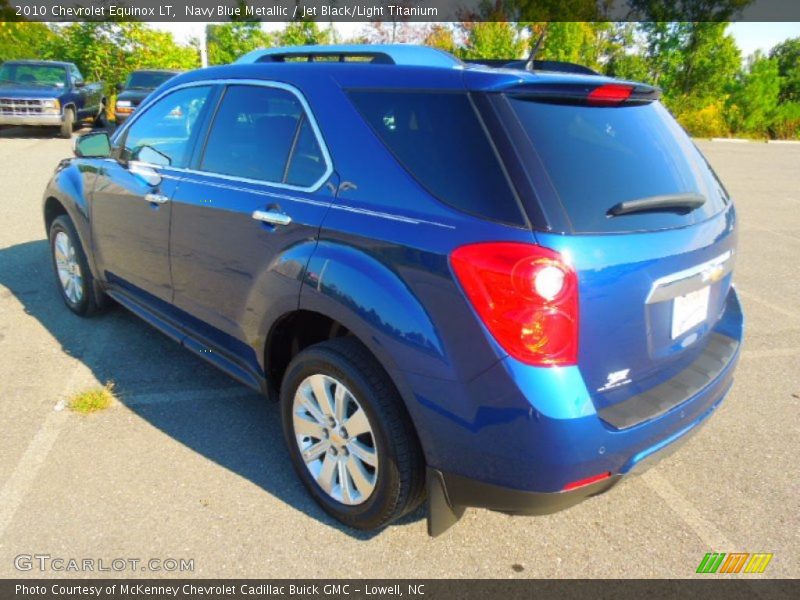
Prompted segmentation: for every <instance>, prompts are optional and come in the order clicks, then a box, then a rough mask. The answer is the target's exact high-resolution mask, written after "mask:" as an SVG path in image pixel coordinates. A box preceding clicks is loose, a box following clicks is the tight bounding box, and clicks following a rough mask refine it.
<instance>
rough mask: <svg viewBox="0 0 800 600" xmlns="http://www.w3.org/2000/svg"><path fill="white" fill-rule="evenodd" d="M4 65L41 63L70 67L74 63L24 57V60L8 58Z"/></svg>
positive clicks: (41, 64) (49, 65)
mask: <svg viewBox="0 0 800 600" xmlns="http://www.w3.org/2000/svg"><path fill="white" fill-rule="evenodd" d="M3 64H4V65H40V66H43V67H44V66H48V67H69V66H71V65H72V64H74V63H70V62H64V61H60V60H32V59H22V60H7V61H5V62H4V63H3Z"/></svg>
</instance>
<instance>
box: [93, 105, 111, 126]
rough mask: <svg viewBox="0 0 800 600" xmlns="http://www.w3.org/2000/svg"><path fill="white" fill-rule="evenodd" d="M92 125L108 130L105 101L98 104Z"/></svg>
mask: <svg viewBox="0 0 800 600" xmlns="http://www.w3.org/2000/svg"><path fill="white" fill-rule="evenodd" d="M92 124H93V125H94V126H95V127H101V128H103V129H108V128H109V127H108V115H107V114H106V99H105V98H103V100H102V101H101V102H100V111H99V112H98V113H97V116H96V117H95V118H94V121H93V122H92Z"/></svg>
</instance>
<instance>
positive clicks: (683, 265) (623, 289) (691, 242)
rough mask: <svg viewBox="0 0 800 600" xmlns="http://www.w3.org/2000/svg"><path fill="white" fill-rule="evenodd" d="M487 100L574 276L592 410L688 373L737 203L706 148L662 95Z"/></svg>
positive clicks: (729, 255)
mask: <svg viewBox="0 0 800 600" xmlns="http://www.w3.org/2000/svg"><path fill="white" fill-rule="evenodd" d="M494 105H495V108H496V110H497V112H498V113H499V114H501V115H503V116H504V121H505V123H506V124H507V126H508V130H509V132H510V135H512V136H514V135H515V136H516V138H517V139H516V147H517V149H518V151H519V155H520V156H521V157H522V160H523V161H524V162H525V165H526V172H527V174H528V176H529V178H530V181H531V183H532V187H533V188H534V189H535V194H536V204H537V209H536V211H533V212H532V215H531V217H532V220H533V221H536V220H537V218H538V219H539V228H540V229H542V231H537V232H536V238H537V241H538V243H540V244H541V245H543V246H547V247H550V248H552V249H554V250H557V251H559V252H561V253H562V255H564V256H565V257H566V258H567V259H568V260H570V261H571V262H572V264H573V265H574V267H575V268H576V270H577V272H578V277H579V285H580V339H579V345H580V346H579V348H580V349H579V367H580V370H581V372H582V374H583V376H584V379H585V381H586V383H587V386H588V387H589V391H590V393H591V394H592V397H593V399H594V402H595V404H596V406H597V407H598V408H599V409H603V408H606V407H609V406H612V405H614V404H616V403H619V402H622V401H623V400H626V399H628V398H630V397H631V396H633V395H636V394H640V393H643V392H645V391H646V390H649V389H652V388H654V387H655V386H657V385H659V384H660V383H663V382H665V381H667V380H669V379H670V378H671V377H673V376H675V375H676V374H677V373H679V372H681V371H683V370H684V369H686V367H687V366H689V365H690V364H691V363H692V362H693V361H695V360H696V359H698V357H700V354H701V353H702V352H703V351H704V350H705V349H707V348H708V344H709V339H710V338H711V333H712V330H713V328H714V325H715V323H716V322H717V321H718V319H719V317H720V314H721V312H722V311H723V309H724V306H725V300H726V297H727V295H728V290H729V287H730V283H731V274H730V272H731V269H732V266H733V262H734V252H735V229H734V213H733V207H732V205H731V204H730V202H729V199H728V197H727V194H726V192H725V190H724V188H723V187H722V185H721V184H720V182H719V181H718V180H717V178H716V176H715V175H714V173H713V172H712V170H711V168H710V167H709V166H708V164H707V163H706V161H705V159H704V158H703V156H702V155H701V154H700V152H699V151H698V150H697V148H696V147H695V146H694V144H693V143H692V141H691V140H690V139H689V138H688V136H687V135H686V134H685V132H684V131H683V130H682V129H681V128H680V126H679V125H678V124H677V123H676V122H675V121H674V119H672V117H671V116H670V115H669V114H668V112H667V111H666V109H665V108H664V107H663V106H662V105H661V104H660V103H658V102H645V103H637V104H625V103H622V104H617V105H612V106H591V105H587V104H586V103H583V104H579V103H562V102H557V101H554V100H553V99H552V98H549V99H546V100H542V99H539V98H531V97H526V96H525V95H523V94H519V95H512V94H510V95H505V96H502V97H497V98H495V100H494ZM523 133H524V135H522V134H523ZM698 198H699V199H701V200H699V201H698ZM529 200H530V199H529ZM639 200H644V201H645V204H644V205H636V204H635V203H634V204H631V202H632V201H639ZM637 206H638V208H637ZM620 207H622V208H620ZM631 207H633V208H631ZM534 212H535V213H538V214H533V213H534ZM542 213H543V214H544V216H545V218H546V222H544V223H542V221H541V215H542ZM548 229H549V231H548ZM700 371H701V372H698V373H696V374H695V375H696V376H695V377H694V379H696V380H697V381H694V383H693V385H694V384H702V383H703V382H702V381H701V380H702V379H703V377H704V376H705V377H706V379H708V376H710V373H709V374H705V375H704V374H703V373H702V369H701V370H700ZM691 387H692V386H691V385H687V386H686V389H685V390H684V394H688V393H689V391H690V388H691Z"/></svg>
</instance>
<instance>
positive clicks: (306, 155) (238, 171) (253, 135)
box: [200, 85, 326, 187]
mask: <svg viewBox="0 0 800 600" xmlns="http://www.w3.org/2000/svg"><path fill="white" fill-rule="evenodd" d="M200 168H201V169H202V170H203V171H209V172H212V173H219V174H222V175H233V176H236V177H242V178H245V179H255V180H259V181H265V182H271V183H288V184H292V185H297V186H300V187H310V186H311V185H313V184H314V183H315V182H317V181H318V180H319V179H320V178H321V177H322V176H323V175H324V173H325V170H326V164H325V160H324V158H323V155H322V151H321V149H320V146H319V143H318V142H317V139H316V137H315V135H314V133H313V130H312V128H311V125H310V123H309V121H308V117H307V115H306V114H305V111H304V109H303V106H302V105H301V104H300V101H299V100H298V99H297V97H296V96H295V95H294V94H292V93H291V92H288V91H286V90H283V89H279V88H272V87H264V86H243V85H234V86H229V87H228V88H227V90H226V91H225V95H224V96H223V98H222V101H221V103H220V106H219V109H218V110H217V114H216V116H215V117H214V123H213V125H212V126H211V131H210V133H209V135H208V140H207V141H206V147H205V152H204V154H203V158H202V160H201V163H200Z"/></svg>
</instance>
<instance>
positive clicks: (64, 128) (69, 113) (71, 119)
mask: <svg viewBox="0 0 800 600" xmlns="http://www.w3.org/2000/svg"><path fill="white" fill-rule="evenodd" d="M74 128H75V111H74V110H73V109H72V108H69V107H67V108H65V109H64V120H63V121H62V122H61V131H60V133H61V137H62V138H66V139H70V138H71V137H72V130H73V129H74Z"/></svg>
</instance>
